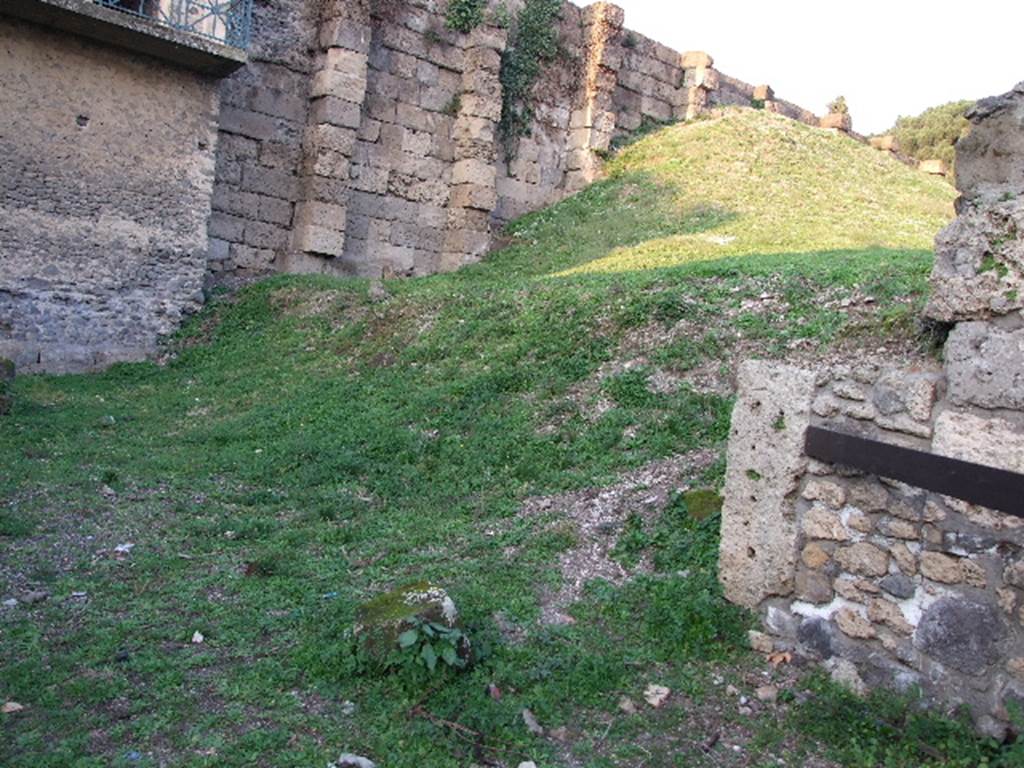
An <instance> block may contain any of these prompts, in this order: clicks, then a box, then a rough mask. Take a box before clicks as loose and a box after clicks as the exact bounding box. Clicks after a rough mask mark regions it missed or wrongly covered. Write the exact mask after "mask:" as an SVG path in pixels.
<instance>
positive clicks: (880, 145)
mask: <svg viewBox="0 0 1024 768" xmlns="http://www.w3.org/2000/svg"><path fill="white" fill-rule="evenodd" d="M870 143H871V146H872V147H874V148H875V149H878V150H881V151H882V152H899V149H900V145H899V141H897V139H896V137H895V136H893V135H891V134H887V135H885V136H872V137H871V139H870Z"/></svg>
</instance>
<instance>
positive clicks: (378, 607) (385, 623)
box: [353, 581, 470, 663]
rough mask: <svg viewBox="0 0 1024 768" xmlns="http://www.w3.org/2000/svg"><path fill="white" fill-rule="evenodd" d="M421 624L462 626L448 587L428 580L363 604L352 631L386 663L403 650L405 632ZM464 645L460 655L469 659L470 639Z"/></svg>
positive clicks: (367, 649) (372, 655)
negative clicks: (445, 587) (401, 647)
mask: <svg viewBox="0 0 1024 768" xmlns="http://www.w3.org/2000/svg"><path fill="white" fill-rule="evenodd" d="M422 623H432V624H436V625H438V626H441V627H447V628H448V629H461V624H460V620H459V610H458V608H456V606H455V601H454V600H452V599H451V597H450V596H449V595H448V592H447V590H445V589H444V588H443V587H440V586H438V585H437V584H433V583H431V582H429V581H418V582H414V583H412V584H407V585H406V586H404V587H399V588H398V589H394V590H392V591H390V592H386V593H384V594H382V595H378V596H377V597H375V598H373V599H372V600H370V601H369V602H367V603H364V604H363V605H362V606H360V607H359V608H358V609H357V610H356V623H355V627H354V629H353V632H354V634H355V637H356V638H357V640H359V642H360V644H361V645H362V647H363V649H364V651H365V652H366V654H367V655H368V656H369V657H370V658H371V659H372V660H374V661H376V662H378V663H387V662H388V660H389V658H391V657H393V656H394V654H395V653H396V652H398V651H399V650H400V645H399V637H400V636H401V635H402V633H403V632H406V631H407V630H409V629H410V628H412V627H415V626H416V625H417V624H422ZM465 646H466V647H465V648H462V649H460V656H461V657H462V658H463V659H464V660H467V661H468V659H469V656H470V649H469V643H468V641H466V643H465Z"/></svg>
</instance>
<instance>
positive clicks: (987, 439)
mask: <svg viewBox="0 0 1024 768" xmlns="http://www.w3.org/2000/svg"><path fill="white" fill-rule="evenodd" d="M932 450H933V451H934V452H935V453H937V454H939V455H940V456H948V457H950V458H953V459H960V460H962V461H971V462H974V463H975V464H984V465H986V466H989V467H996V468H998V469H1005V470H1009V471H1010V472H1021V473H1024V427H1020V426H1017V425H1014V424H1011V423H1010V422H1008V421H1006V420H1005V419H998V418H991V419H986V418H982V417H980V416H974V415H972V414H969V413H958V412H956V411H946V412H945V413H943V414H942V415H941V416H939V418H938V419H937V420H936V421H935V439H934V441H933V442H932ZM1021 503H1022V504H1024V500H1022V502H1021Z"/></svg>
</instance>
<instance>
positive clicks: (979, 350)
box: [946, 322, 1024, 410]
mask: <svg viewBox="0 0 1024 768" xmlns="http://www.w3.org/2000/svg"><path fill="white" fill-rule="evenodd" d="M946 373H947V375H948V376H949V398H950V400H951V401H952V402H953V403H954V404H955V405H975V406H978V407H981V408H1010V409H1014V410H1024V329H1022V330H1016V331H1006V330H1002V329H999V328H995V327H993V326H991V325H989V324H988V323H980V322H979V323H960V324H959V325H958V326H957V327H956V328H954V329H953V331H952V333H950V334H949V340H948V341H947V342H946Z"/></svg>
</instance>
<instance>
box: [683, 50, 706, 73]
mask: <svg viewBox="0 0 1024 768" xmlns="http://www.w3.org/2000/svg"><path fill="white" fill-rule="evenodd" d="M679 66H681V67H682V68H683V69H697V68H700V67H704V68H711V67H713V66H715V60H714V59H713V58H711V56H709V55H708V54H706V53H705V52H704V51H687V52H686V53H684V54H683V56H682V59H681V60H680V62H679Z"/></svg>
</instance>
